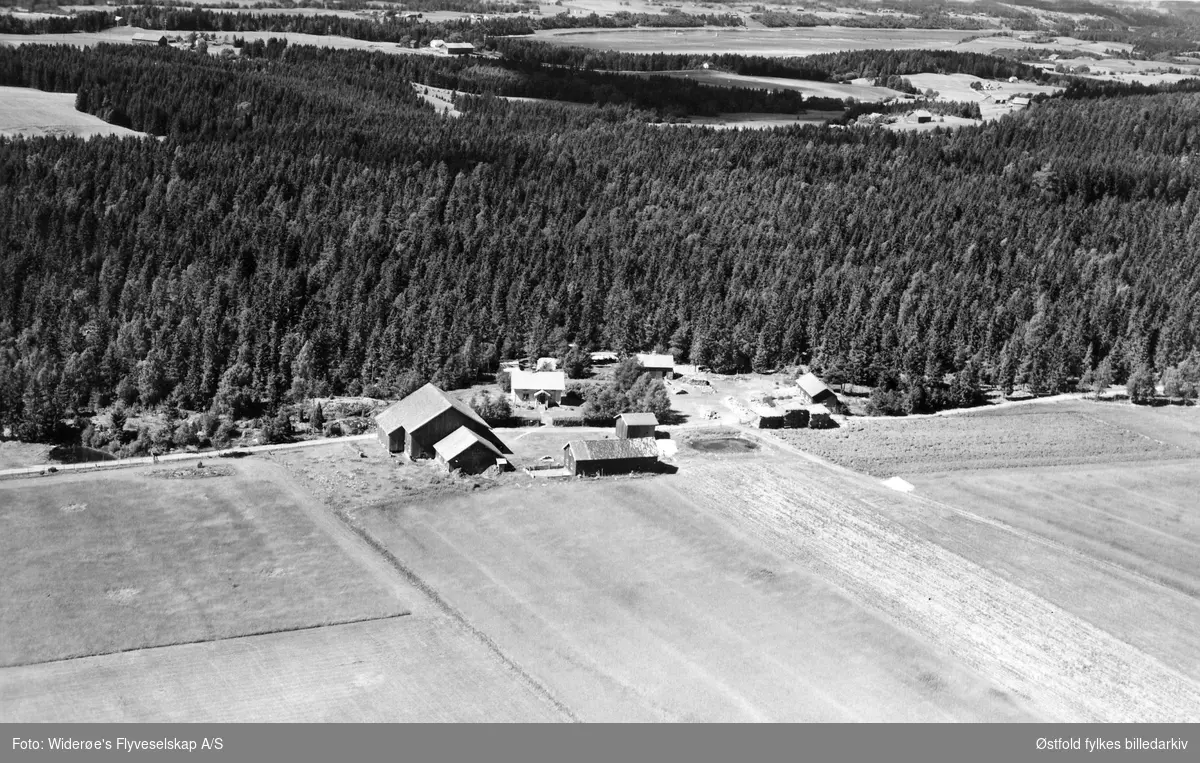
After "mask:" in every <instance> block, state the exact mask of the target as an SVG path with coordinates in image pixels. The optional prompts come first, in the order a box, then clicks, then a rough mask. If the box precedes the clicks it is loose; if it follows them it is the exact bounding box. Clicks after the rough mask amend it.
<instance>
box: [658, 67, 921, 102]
mask: <svg viewBox="0 0 1200 763" xmlns="http://www.w3.org/2000/svg"><path fill="white" fill-rule="evenodd" d="M647 76H656V77H674V78H678V79H690V80H693V81H695V82H702V83H705V84H710V85H724V86H726V87H743V88H748V89H751V90H795V91H798V92H801V93H804V94H805V95H806V96H808V97H810V98H812V97H819V98H842V99H845V98H857V99H858V100H860V101H885V100H887V99H889V98H895V97H896V96H898V95H900V93H899V92H898V91H896V90H892V89H891V88H886V87H875V86H873V85H853V84H845V83H841V82H816V81H814V80H803V79H788V78H786V77H752V76H747V75H742V74H730V73H728V72H719V71H712V70H705V69H701V70H692V71H679V72H674V71H672V72H654V73H652V74H650V75H647Z"/></svg>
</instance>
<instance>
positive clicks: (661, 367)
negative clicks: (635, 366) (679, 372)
mask: <svg viewBox="0 0 1200 763" xmlns="http://www.w3.org/2000/svg"><path fill="white" fill-rule="evenodd" d="M637 359H638V363H640V364H641V366H642V369H643V370H644V371H645V372H646V373H648V374H650V375H651V376H652V377H654V378H655V379H663V378H670V377H673V376H674V375H675V358H674V357H672V356H670V355H655V354H650V353H641V352H640V353H638V356H637Z"/></svg>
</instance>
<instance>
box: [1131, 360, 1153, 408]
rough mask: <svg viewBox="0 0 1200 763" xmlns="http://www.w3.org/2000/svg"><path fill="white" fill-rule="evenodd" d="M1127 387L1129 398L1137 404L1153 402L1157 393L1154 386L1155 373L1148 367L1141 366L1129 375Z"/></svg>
mask: <svg viewBox="0 0 1200 763" xmlns="http://www.w3.org/2000/svg"><path fill="white" fill-rule="evenodd" d="M1125 389H1126V391H1128V392H1129V400H1130V401H1131V402H1132V403H1134V404H1135V405H1145V404H1146V403H1149V402H1151V401H1152V400H1154V397H1155V395H1156V394H1157V390H1156V389H1155V388H1154V374H1153V373H1151V372H1150V369H1148V368H1139V369H1138V370H1136V371H1134V372H1133V373H1131V374H1130V375H1129V380H1128V381H1127V382H1126V383H1125Z"/></svg>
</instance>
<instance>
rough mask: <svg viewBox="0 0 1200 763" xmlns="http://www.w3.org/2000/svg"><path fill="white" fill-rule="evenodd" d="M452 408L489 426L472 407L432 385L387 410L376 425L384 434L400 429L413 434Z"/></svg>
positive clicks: (378, 417) (380, 415) (377, 419)
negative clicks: (402, 428)
mask: <svg viewBox="0 0 1200 763" xmlns="http://www.w3.org/2000/svg"><path fill="white" fill-rule="evenodd" d="M451 408H453V409H454V410H456V411H458V412H459V413H461V414H463V415H464V416H466V417H467V418H469V419H471V420H473V421H477V422H479V423H480V424H483V425H484V426H487V424H486V423H485V422H484V420H483V419H481V418H480V417H479V414H478V413H476V412H475V411H473V410H471V407H470V406H468V405H467V404H466V403H463V402H460V401H458V400H455V399H454V398H452V397H450V396H449V395H447V394H446V393H445V392H443V391H441V390H440V389H438V388H437V387H435V386H434V385H432V384H426V385H425V386H424V387H421V388H420V389H418V390H417V391H416V392H414V393H412V394H411V395H409V396H408V397H406V398H404V399H403V400H401V401H400V402H398V403H393V404H392V405H390V406H388V407H387V408H385V409H384V410H383V411H382V412H381V413H380V414H379V415H378V416H376V417H375V423H376V424H377V425H378V426H379V429H380V430H382V431H384V432H395V431H396V430H397V429H399V428H400V427H404V428H405V429H406V430H408V431H409V432H411V431H413V430H415V429H419V428H420V427H422V426H424V425H426V424H428V423H429V422H430V421H432V420H433V419H435V418H437V417H438V416H440V415H441V414H443V413H445V412H446V411H448V410H450V409H451Z"/></svg>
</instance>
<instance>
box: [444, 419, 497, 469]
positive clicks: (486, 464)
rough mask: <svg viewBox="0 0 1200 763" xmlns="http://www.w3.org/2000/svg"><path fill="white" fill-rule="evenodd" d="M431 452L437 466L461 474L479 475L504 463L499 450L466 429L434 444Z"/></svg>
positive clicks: (460, 428)
mask: <svg viewBox="0 0 1200 763" xmlns="http://www.w3.org/2000/svg"><path fill="white" fill-rule="evenodd" d="M433 450H434V452H435V453H437V461H438V463H439V464H441V465H443V466H445V467H446V469H447V470H449V471H454V470H455V469H457V470H459V471H461V472H462V473H463V474H479V473H480V472H482V471H486V470H487V469H490V468H491V467H493V466H495V465H496V464H497V463H498V462H499V463H503V462H504V454H502V453H501V452H500V450H499V448H497V447H496V446H495V445H493V444H492V443H490V442H488V441H487V440H485V439H483V438H482V437H480V436H479V435H478V434H476V433H475V432H473V431H471V430H470V429H467V428H466V427H459V428H458V429H455V430H454V431H453V432H451V433H450V434H448V435H446V437H445V438H443V439H441V440H439V441H438V442H437V443H435V444H434V446H433Z"/></svg>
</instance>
